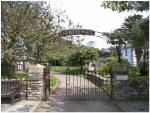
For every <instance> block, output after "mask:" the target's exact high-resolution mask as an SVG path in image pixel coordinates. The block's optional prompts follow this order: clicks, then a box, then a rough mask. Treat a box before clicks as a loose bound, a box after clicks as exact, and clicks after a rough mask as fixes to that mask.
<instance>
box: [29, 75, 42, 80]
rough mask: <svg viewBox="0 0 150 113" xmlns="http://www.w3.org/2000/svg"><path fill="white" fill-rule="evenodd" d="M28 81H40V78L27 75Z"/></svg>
mask: <svg viewBox="0 0 150 113" xmlns="http://www.w3.org/2000/svg"><path fill="white" fill-rule="evenodd" d="M28 80H41V79H40V76H37V75H33V74H32V75H31V74H29V77H28Z"/></svg>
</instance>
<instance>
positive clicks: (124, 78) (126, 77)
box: [116, 75, 128, 80]
mask: <svg viewBox="0 0 150 113" xmlns="http://www.w3.org/2000/svg"><path fill="white" fill-rule="evenodd" d="M116 80H128V75H116Z"/></svg>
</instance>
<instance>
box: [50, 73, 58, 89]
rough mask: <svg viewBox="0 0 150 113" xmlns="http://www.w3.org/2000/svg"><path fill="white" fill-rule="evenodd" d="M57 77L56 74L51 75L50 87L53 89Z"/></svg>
mask: <svg viewBox="0 0 150 113" xmlns="http://www.w3.org/2000/svg"><path fill="white" fill-rule="evenodd" d="M56 83H57V78H56V77H55V76H54V75H51V76H50V87H51V89H53V88H54V87H55V86H56Z"/></svg>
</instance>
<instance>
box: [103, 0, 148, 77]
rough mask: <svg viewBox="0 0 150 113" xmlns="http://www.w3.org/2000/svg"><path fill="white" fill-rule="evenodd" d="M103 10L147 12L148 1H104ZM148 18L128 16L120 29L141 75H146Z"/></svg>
mask: <svg viewBox="0 0 150 113" xmlns="http://www.w3.org/2000/svg"><path fill="white" fill-rule="evenodd" d="M102 6H103V7H104V8H110V9H111V10H112V11H118V12H123V11H141V12H143V11H147V12H148V11H149V1H120V2H118V1H106V2H103V4H102ZM148 23H149V17H147V18H142V16H141V15H133V16H129V17H128V18H127V19H125V23H124V24H123V25H122V28H121V29H124V31H125V32H126V36H127V40H128V42H129V43H131V45H132V48H134V50H135V54H136V57H137V66H138V67H139V69H140V70H141V75H148V68H147V67H148V61H149V56H148V52H149V50H148V48H149V45H148V43H149V24H148Z"/></svg>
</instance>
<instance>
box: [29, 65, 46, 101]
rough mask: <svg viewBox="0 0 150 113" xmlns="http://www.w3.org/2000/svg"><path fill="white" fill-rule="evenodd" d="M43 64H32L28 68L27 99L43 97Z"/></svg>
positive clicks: (40, 98)
mask: <svg viewBox="0 0 150 113" xmlns="http://www.w3.org/2000/svg"><path fill="white" fill-rule="evenodd" d="M44 68H45V66H42V65H40V64H37V65H32V66H30V68H28V80H27V81H26V84H27V100H42V99H43V89H44V80H43V70H44Z"/></svg>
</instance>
